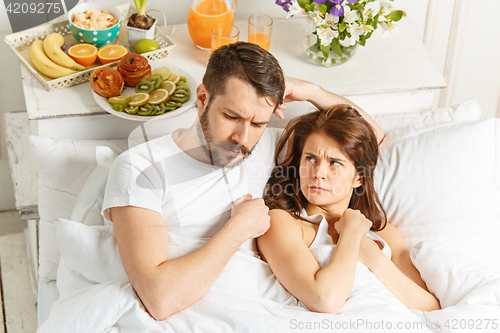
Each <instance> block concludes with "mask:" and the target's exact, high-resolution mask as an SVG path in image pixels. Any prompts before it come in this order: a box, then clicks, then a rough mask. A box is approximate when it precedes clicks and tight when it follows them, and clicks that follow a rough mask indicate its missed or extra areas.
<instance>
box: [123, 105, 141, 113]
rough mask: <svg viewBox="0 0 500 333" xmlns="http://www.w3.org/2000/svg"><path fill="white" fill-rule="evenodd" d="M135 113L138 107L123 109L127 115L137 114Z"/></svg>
mask: <svg viewBox="0 0 500 333" xmlns="http://www.w3.org/2000/svg"><path fill="white" fill-rule="evenodd" d="M137 111H139V107H138V106H126V107H125V112H127V113H128V114H137Z"/></svg>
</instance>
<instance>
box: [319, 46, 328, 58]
mask: <svg viewBox="0 0 500 333" xmlns="http://www.w3.org/2000/svg"><path fill="white" fill-rule="evenodd" d="M319 48H320V49H321V52H323V56H324V57H325V59H328V56H329V55H330V46H323V45H321V44H320V45H319Z"/></svg>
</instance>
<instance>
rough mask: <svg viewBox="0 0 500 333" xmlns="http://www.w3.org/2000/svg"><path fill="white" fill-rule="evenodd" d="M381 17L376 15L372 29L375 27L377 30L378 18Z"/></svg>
mask: <svg viewBox="0 0 500 333" xmlns="http://www.w3.org/2000/svg"><path fill="white" fill-rule="evenodd" d="M379 16H380V14H377V15H375V17H374V18H373V21H372V24H371V25H372V27H373V28H374V29H377V25H378V17H379Z"/></svg>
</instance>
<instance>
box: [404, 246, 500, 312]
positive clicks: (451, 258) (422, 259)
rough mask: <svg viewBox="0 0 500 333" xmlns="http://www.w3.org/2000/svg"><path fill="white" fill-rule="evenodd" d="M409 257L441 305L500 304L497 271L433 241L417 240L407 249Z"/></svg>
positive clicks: (499, 278)
mask: <svg viewBox="0 0 500 333" xmlns="http://www.w3.org/2000/svg"><path fill="white" fill-rule="evenodd" d="M411 259H412V261H413V263H414V264H415V267H417V268H418V270H419V271H420V275H421V276H422V279H423V280H424V281H425V283H426V285H427V288H428V289H429V291H430V292H431V293H432V294H433V295H434V296H436V297H437V298H438V299H439V302H440V303H441V308H443V309H444V308H447V307H450V306H454V305H458V304H466V303H472V302H475V303H477V304H500V275H499V274H496V273H495V272H493V271H492V270H489V269H488V268H487V267H485V266H483V265H480V264H478V263H477V262H475V261H473V260H471V259H468V258H466V257H464V256H462V255H461V254H459V253H458V252H456V251H454V250H452V249H450V248H448V247H446V246H442V245H441V244H439V243H436V242H421V243H418V244H417V245H416V246H415V247H414V248H413V249H411ZM492 287H493V288H492Z"/></svg>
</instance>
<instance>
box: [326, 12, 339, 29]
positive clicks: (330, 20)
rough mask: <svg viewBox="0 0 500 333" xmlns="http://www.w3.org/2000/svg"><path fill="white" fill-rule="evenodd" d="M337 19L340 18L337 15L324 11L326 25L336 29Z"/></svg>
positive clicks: (337, 26) (337, 25)
mask: <svg viewBox="0 0 500 333" xmlns="http://www.w3.org/2000/svg"><path fill="white" fill-rule="evenodd" d="M339 20H340V18H339V17H338V16H335V15H332V14H330V13H326V15H325V20H324V24H325V25H326V26H330V27H332V29H333V30H338V28H339Z"/></svg>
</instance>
